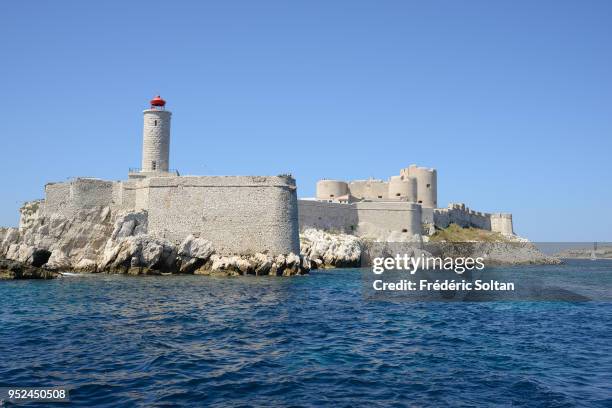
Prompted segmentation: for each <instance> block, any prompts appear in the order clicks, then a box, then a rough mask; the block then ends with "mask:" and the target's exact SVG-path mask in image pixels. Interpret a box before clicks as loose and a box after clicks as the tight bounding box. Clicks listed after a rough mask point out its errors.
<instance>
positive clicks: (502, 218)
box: [491, 213, 514, 235]
mask: <svg viewBox="0 0 612 408" xmlns="http://www.w3.org/2000/svg"><path fill="white" fill-rule="evenodd" d="M491 231H494V232H499V233H501V234H503V235H514V228H513V225H512V214H501V213H496V214H491Z"/></svg>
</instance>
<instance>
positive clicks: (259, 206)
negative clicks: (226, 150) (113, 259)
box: [136, 176, 299, 255]
mask: <svg viewBox="0 0 612 408" xmlns="http://www.w3.org/2000/svg"><path fill="white" fill-rule="evenodd" d="M136 206H137V207H138V206H142V207H143V209H146V210H147V211H148V214H149V234H151V235H153V236H158V237H160V238H166V239H168V240H170V241H173V242H175V243H180V242H181V240H183V239H184V238H185V237H186V236H188V235H190V234H193V235H196V236H199V237H201V238H204V239H207V240H209V241H210V242H212V244H213V246H214V248H215V250H216V251H217V252H218V253H220V254H255V253H258V252H261V253H269V254H274V255H275V254H287V253H290V252H293V253H296V254H297V253H299V236H298V210H297V196H296V187H295V180H294V179H293V178H291V177H288V176H276V177H258V176H202V177H197V176H184V177H159V178H155V177H153V178H148V179H145V180H143V181H142V184H141V187H140V188H139V189H138V191H137V193H136Z"/></svg>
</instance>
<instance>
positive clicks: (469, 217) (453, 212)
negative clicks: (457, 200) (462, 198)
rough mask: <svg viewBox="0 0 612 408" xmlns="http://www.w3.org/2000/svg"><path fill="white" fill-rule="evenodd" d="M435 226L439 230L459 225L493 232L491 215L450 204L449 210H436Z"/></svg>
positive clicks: (460, 205)
mask: <svg viewBox="0 0 612 408" xmlns="http://www.w3.org/2000/svg"><path fill="white" fill-rule="evenodd" d="M434 224H435V226H436V227H437V228H447V227H448V226H449V225H450V224H457V225H459V226H461V227H463V228H467V227H473V228H479V229H483V230H487V231H492V230H493V229H492V215H491V214H488V213H483V212H478V211H474V210H471V209H469V208H468V207H466V206H465V204H449V206H448V208H440V209H435V210H434ZM499 228H502V227H499Z"/></svg>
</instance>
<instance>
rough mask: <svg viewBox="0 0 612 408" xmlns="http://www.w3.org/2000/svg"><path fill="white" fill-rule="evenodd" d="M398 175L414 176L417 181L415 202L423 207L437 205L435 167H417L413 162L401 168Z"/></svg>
mask: <svg viewBox="0 0 612 408" xmlns="http://www.w3.org/2000/svg"><path fill="white" fill-rule="evenodd" d="M400 175H402V176H404V177H406V176H408V177H412V178H415V179H416V181H417V203H419V204H421V205H422V206H423V207H424V208H437V207H438V173H437V172H436V169H428V168H426V167H418V166H417V165H415V164H412V165H410V167H408V168H405V169H402V170H401V171H400Z"/></svg>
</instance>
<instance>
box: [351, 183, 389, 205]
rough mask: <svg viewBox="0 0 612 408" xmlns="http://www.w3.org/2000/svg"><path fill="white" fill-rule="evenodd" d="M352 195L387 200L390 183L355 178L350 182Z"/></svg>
mask: <svg viewBox="0 0 612 408" xmlns="http://www.w3.org/2000/svg"><path fill="white" fill-rule="evenodd" d="M348 188H349V191H350V193H351V195H352V196H354V197H357V198H364V199H367V200H386V199H387V198H388V197H389V183H386V182H384V181H382V180H374V179H373V180H355V181H352V182H350V183H349V185H348Z"/></svg>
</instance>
